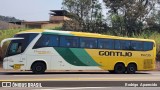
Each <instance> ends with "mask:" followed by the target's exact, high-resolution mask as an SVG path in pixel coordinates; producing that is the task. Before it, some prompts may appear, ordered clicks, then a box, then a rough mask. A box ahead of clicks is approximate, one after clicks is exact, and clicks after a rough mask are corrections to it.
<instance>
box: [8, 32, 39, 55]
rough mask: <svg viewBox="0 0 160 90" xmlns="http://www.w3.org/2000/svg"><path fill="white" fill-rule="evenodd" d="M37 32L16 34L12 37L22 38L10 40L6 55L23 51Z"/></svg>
mask: <svg viewBox="0 0 160 90" xmlns="http://www.w3.org/2000/svg"><path fill="white" fill-rule="evenodd" d="M37 35H38V34H37V33H26V34H17V35H15V36H14V37H19V38H24V39H22V40H12V41H11V43H10V44H9V47H8V49H7V52H6V56H12V55H16V54H20V53H23V52H24V51H25V49H26V48H27V47H28V45H29V44H30V43H31V41H32V40H33V39H34V38H35V37H36V36H37Z"/></svg>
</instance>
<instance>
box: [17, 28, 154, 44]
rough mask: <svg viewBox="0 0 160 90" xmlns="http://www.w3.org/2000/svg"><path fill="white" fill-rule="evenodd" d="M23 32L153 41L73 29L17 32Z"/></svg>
mask: <svg viewBox="0 0 160 90" xmlns="http://www.w3.org/2000/svg"><path fill="white" fill-rule="evenodd" d="M23 33H43V34H56V35H67V36H82V37H92V38H112V39H123V40H137V41H152V42H155V41H154V40H152V39H140V38H129V37H119V36H111V35H103V34H97V33H86V32H75V31H60V30H45V29H32V30H26V31H22V32H19V33H17V34H23Z"/></svg>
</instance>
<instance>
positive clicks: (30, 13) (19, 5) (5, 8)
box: [0, 0, 106, 21]
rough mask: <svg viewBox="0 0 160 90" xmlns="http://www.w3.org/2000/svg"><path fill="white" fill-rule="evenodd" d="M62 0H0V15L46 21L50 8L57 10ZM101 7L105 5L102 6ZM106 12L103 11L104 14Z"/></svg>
mask: <svg viewBox="0 0 160 90" xmlns="http://www.w3.org/2000/svg"><path fill="white" fill-rule="evenodd" d="M62 1H63V0H1V1H0V15H2V16H10V17H15V18H17V19H20V20H26V21H48V20H49V13H50V10H59V9H61V7H62ZM100 2H102V0H100ZM102 7H103V9H104V8H105V6H104V5H103V6H102ZM105 13H106V12H104V14H105Z"/></svg>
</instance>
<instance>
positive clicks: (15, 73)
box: [0, 72, 150, 75]
mask: <svg viewBox="0 0 160 90" xmlns="http://www.w3.org/2000/svg"><path fill="white" fill-rule="evenodd" d="M52 74H53V75H55V74H106V75H117V74H112V73H109V72H45V73H44V74H33V73H32V72H0V75H52ZM137 74H150V73H145V72H137V73H135V74H121V75H137Z"/></svg>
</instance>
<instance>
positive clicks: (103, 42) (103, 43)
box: [98, 39, 114, 49]
mask: <svg viewBox="0 0 160 90" xmlns="http://www.w3.org/2000/svg"><path fill="white" fill-rule="evenodd" d="M113 43H114V41H113V40H110V39H99V40H98V48H100V49H113V48H114V45H113Z"/></svg>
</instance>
